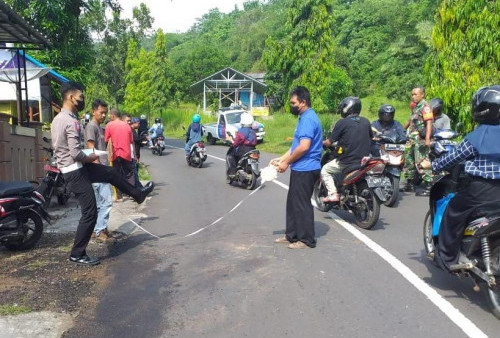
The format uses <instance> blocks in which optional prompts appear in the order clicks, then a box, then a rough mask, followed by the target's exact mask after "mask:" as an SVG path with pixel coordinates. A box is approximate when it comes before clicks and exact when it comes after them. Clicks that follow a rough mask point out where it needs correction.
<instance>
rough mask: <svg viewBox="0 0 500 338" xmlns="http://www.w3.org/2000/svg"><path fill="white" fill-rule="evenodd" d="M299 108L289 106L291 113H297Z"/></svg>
mask: <svg viewBox="0 0 500 338" xmlns="http://www.w3.org/2000/svg"><path fill="white" fill-rule="evenodd" d="M299 112H300V108H299V107H297V106H290V113H292V114H293V115H299Z"/></svg>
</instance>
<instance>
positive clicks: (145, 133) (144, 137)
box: [139, 130, 148, 147]
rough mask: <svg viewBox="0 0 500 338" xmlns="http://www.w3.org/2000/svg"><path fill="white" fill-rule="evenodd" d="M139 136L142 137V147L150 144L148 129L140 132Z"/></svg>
mask: <svg viewBox="0 0 500 338" xmlns="http://www.w3.org/2000/svg"><path fill="white" fill-rule="evenodd" d="M139 138H140V139H141V142H140V145H141V147H146V146H147V145H148V131H147V130H145V131H142V132H141V133H140V134H139Z"/></svg>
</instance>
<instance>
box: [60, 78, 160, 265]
mask: <svg viewBox="0 0 500 338" xmlns="http://www.w3.org/2000/svg"><path fill="white" fill-rule="evenodd" d="M61 97H62V99H63V106H62V109H61V112H60V113H59V114H57V116H56V117H55V118H54V120H53V121H52V127H51V134H52V146H53V148H54V154H55V156H56V162H57V167H58V168H59V170H61V173H62V174H63V176H64V181H65V182H66V184H67V187H68V189H69V191H71V192H72V193H74V194H75V196H76V198H77V199H78V203H79V204H80V209H81V212H82V217H81V218H80V221H79V222H78V228H77V229H76V234H75V241H74V243H73V247H72V248H71V253H70V256H69V260H70V261H71V262H74V263H78V264H85V265H97V264H99V259H97V258H92V257H89V256H88V255H87V252H86V248H87V245H88V243H89V240H90V236H91V235H92V231H93V230H94V227H95V224H96V221H97V205H96V200H95V195H94V190H93V189H92V183H96V182H105V183H111V184H112V185H114V186H115V187H118V188H119V189H120V190H121V191H123V192H124V193H126V194H128V195H130V196H132V197H133V198H134V199H135V201H136V202H137V203H142V202H144V200H145V199H146V197H147V196H148V195H149V194H150V193H151V192H152V191H153V189H154V183H153V182H149V183H148V184H146V186H145V187H144V189H137V188H135V187H134V186H132V185H130V184H129V183H128V182H127V181H125V180H124V179H123V177H122V176H121V175H119V174H118V172H117V171H116V170H115V169H113V168H112V167H107V166H104V165H102V164H98V163H93V162H95V161H96V160H98V159H99V157H98V156H97V155H96V154H89V155H86V154H85V153H84V152H83V151H82V147H81V144H80V122H79V121H78V117H77V114H78V112H80V111H82V110H83V109H84V108H85V97H84V95H83V87H82V86H81V85H80V84H78V83H75V82H67V83H64V84H63V85H62V86H61Z"/></svg>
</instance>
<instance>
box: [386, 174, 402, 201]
mask: <svg viewBox="0 0 500 338" xmlns="http://www.w3.org/2000/svg"><path fill="white" fill-rule="evenodd" d="M389 179H390V180H391V187H392V193H391V194H390V195H389V196H386V198H387V197H388V198H387V200H386V201H385V202H384V205H385V206H386V207H392V206H394V204H396V202H397V201H398V199H399V177H395V176H392V175H390V176H389Z"/></svg>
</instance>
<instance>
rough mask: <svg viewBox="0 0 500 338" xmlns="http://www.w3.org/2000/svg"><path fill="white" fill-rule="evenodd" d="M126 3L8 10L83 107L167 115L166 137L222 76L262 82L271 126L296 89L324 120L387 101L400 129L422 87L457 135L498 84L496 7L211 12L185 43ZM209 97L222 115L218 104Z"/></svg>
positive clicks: (293, 0)
mask: <svg viewBox="0 0 500 338" xmlns="http://www.w3.org/2000/svg"><path fill="white" fill-rule="evenodd" d="M123 1H124V0H75V1H60V0H33V1H17V0H6V2H7V3H8V4H9V5H11V6H12V7H13V9H14V10H15V11H17V12H18V13H19V14H21V15H22V16H23V17H25V18H26V19H27V20H28V21H29V22H30V23H31V24H32V25H33V26H35V27H36V28H37V29H38V30H39V31H41V32H42V33H43V34H44V35H45V36H47V38H48V39H49V40H51V41H52V43H53V48H52V49H49V50H41V51H30V53H31V54H32V55H33V56H34V57H36V58H37V59H38V60H40V61H41V62H43V63H45V64H46V65H47V66H48V67H51V68H53V69H55V70H57V71H58V72H61V73H62V74H63V75H65V76H66V77H68V78H70V79H72V80H75V81H79V82H82V83H83V84H84V85H85V86H86V97H87V98H88V100H87V101H88V105H90V104H91V102H92V100H93V99H94V98H102V99H104V100H106V101H107V102H109V103H110V104H111V105H112V106H115V107H119V108H120V109H121V110H122V111H125V112H127V113H130V114H132V115H133V116H140V115H142V114H145V115H146V116H147V117H148V118H149V120H150V122H152V121H153V119H154V117H155V116H157V115H160V116H163V117H165V120H166V122H167V125H168V126H167V130H168V129H171V130H173V131H174V135H181V134H182V128H180V127H181V125H184V124H186V123H187V122H188V121H189V119H188V118H187V117H188V115H190V114H191V113H193V112H194V109H192V108H194V107H198V105H199V104H200V103H201V101H202V97H201V95H200V94H194V93H193V92H192V91H191V88H190V86H191V85H192V84H194V83H195V82H198V81H200V80H201V79H203V78H205V77H207V76H209V75H211V74H213V73H215V72H217V71H219V70H221V69H224V68H226V67H232V68H234V69H236V70H238V71H241V72H244V73H265V74H266V76H265V82H266V84H267V85H268V91H267V93H266V96H267V97H268V98H269V104H270V106H271V109H272V112H273V113H274V114H276V116H275V118H276V120H277V121H282V122H285V121H283V120H282V117H280V116H279V114H280V113H282V112H287V111H288V106H287V104H286V102H287V93H288V92H289V91H290V89H291V88H292V87H294V86H296V85H305V86H306V87H308V88H309V89H310V90H311V92H312V97H313V99H314V100H315V102H314V107H315V109H316V110H317V111H318V112H320V113H328V112H333V111H334V110H335V107H336V106H337V105H338V103H339V102H340V100H341V99H342V98H343V97H345V96H348V95H354V96H359V97H361V98H362V99H363V103H364V104H365V108H366V109H368V111H367V114H368V115H366V116H367V117H370V119H372V117H373V115H369V114H374V112H375V110H376V108H377V107H378V106H379V104H380V103H383V102H387V103H392V104H393V105H395V106H396V110H397V113H396V118H397V119H399V120H401V119H404V116H405V115H406V112H407V102H408V101H409V93H410V91H411V89H412V88H413V87H414V86H425V87H426V88H427V97H428V98H431V97H441V98H442V99H443V100H444V103H445V108H446V109H445V112H446V113H447V114H448V115H449V116H450V118H451V119H452V121H453V122H454V123H456V122H459V121H461V122H462V123H463V125H464V126H465V130H464V131H468V130H471V129H472V128H473V125H472V123H471V119H470V98H471V95H472V93H473V92H474V91H475V90H477V89H478V88H479V87H481V86H485V85H492V84H495V83H497V82H498V79H499V78H500V53H499V49H498V46H499V44H500V30H499V29H498V26H499V24H500V10H499V2H498V1H491V0H442V1H436V0H412V1H408V0H352V1H344V0H342V1H334V0H266V1H263V0H262V1H259V0H249V1H246V2H245V3H244V4H243V6H242V8H235V9H234V10H233V11H231V12H230V13H222V12H221V11H219V10H218V9H217V8H214V9H211V10H210V11H208V12H207V13H205V14H204V15H203V16H202V17H201V18H199V19H198V21H197V22H195V23H194V24H193V25H192V27H191V28H190V29H189V30H188V31H187V32H183V33H165V32H163V31H162V30H161V29H159V30H156V31H155V30H153V29H152V27H153V23H154V18H153V16H152V14H155V13H151V12H150V9H149V8H148V7H147V6H146V5H145V4H143V3H142V4H140V6H138V7H136V8H135V10H134V13H133V16H132V18H124V17H123V15H122V9H121V7H120V2H123ZM55 91H56V92H57V88H56V89H55ZM208 96H209V97H208V100H209V102H208V104H209V105H210V106H211V107H214V106H218V104H219V96H218V95H217V94H214V95H208ZM381 98H383V99H381ZM385 98H387V100H386V99H385ZM223 101H227V100H223ZM222 104H223V105H224V106H226V105H228V102H222ZM86 108H87V109H89V107H86ZM87 109H86V110H87ZM211 109H212V110H215V109H213V108H211ZM172 111H175V112H176V113H179V114H171V112H172ZM196 111H198V110H196ZM181 112H182V113H183V114H184V113H185V114H186V115H183V114H180V113H181ZM283 118H284V119H286V117H283ZM176 119H178V120H176ZM205 122H207V120H205ZM274 123H276V124H279V123H278V122H268V124H269V128H268V130H269V132H270V133H271V134H270V137H269V138H268V140H269V141H270V144H272V142H273V137H274V136H273V133H274V132H277V140H279V141H277V142H283V141H281V139H282V138H283V137H282V136H280V135H281V134H287V133H288V132H286V131H279V130H278V127H277V126H276V125H274ZM271 127H272V130H271Z"/></svg>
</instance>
